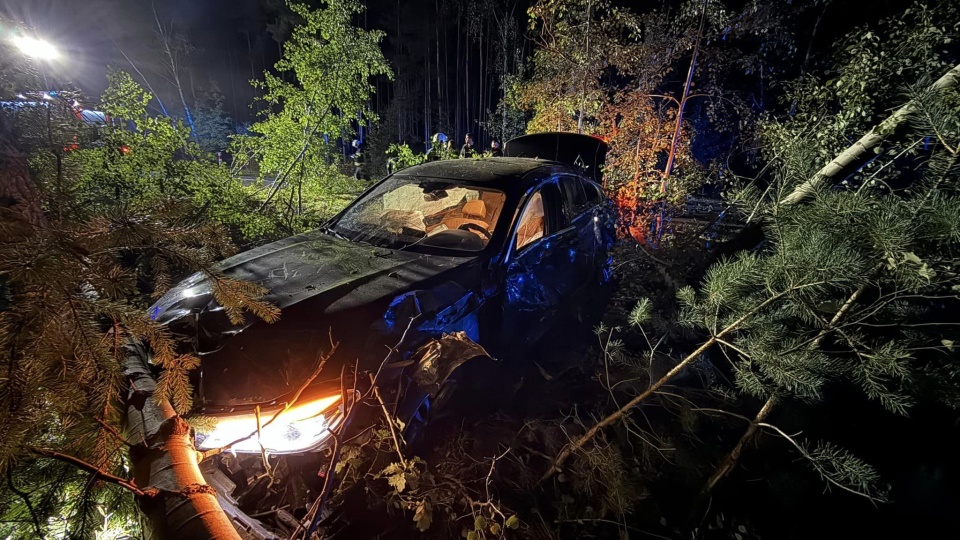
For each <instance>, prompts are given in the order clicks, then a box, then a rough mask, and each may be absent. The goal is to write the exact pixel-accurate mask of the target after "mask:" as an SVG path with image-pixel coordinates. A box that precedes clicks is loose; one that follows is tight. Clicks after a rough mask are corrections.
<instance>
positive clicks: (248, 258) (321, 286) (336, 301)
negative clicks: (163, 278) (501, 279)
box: [149, 231, 477, 406]
mask: <svg viewBox="0 0 960 540" xmlns="http://www.w3.org/2000/svg"><path fill="white" fill-rule="evenodd" d="M476 260H477V257H446V256H437V255H428V254H423V253H415V252H409V251H397V250H390V249H384V248H377V247H373V246H370V245H367V244H357V243H353V242H349V241H346V240H341V239H339V238H335V237H333V236H331V235H328V234H324V233H322V232H320V231H314V232H311V233H306V234H302V235H299V236H294V237H291V238H286V239H284V240H280V241H278V242H274V243H271V244H267V245H264V246H261V247H259V248H256V249H253V250H250V251H247V252H244V253H241V254H239V255H236V256H234V257H231V258H229V259H227V260H225V261H223V262H222V263H220V264H219V265H218V270H220V271H222V272H223V273H224V274H225V275H226V276H228V277H230V278H233V279H242V280H246V281H250V282H253V283H257V284H259V285H261V286H263V287H264V288H266V289H267V291H268V292H267V295H266V297H265V300H266V301H268V302H271V303H273V304H274V305H276V306H277V307H279V308H280V310H281V313H280V319H279V321H278V322H276V323H273V324H267V323H265V322H263V321H261V320H260V319H258V318H257V317H255V316H253V315H251V314H249V313H245V314H244V315H245V320H244V322H243V323H241V324H233V323H231V322H230V321H229V319H228V317H227V316H226V313H225V312H224V310H223V308H222V307H221V306H220V305H219V303H217V301H216V300H215V299H214V298H213V292H212V283H211V281H210V280H209V279H208V278H207V277H205V276H204V275H202V274H195V275H193V276H191V277H189V278H187V279H186V280H184V281H183V282H181V283H180V284H179V285H177V286H176V287H174V288H173V289H171V290H170V291H169V292H167V294H165V295H164V296H163V297H162V298H161V299H160V300H159V301H157V303H156V304H154V305H153V306H152V307H151V308H150V310H149V315H150V317H151V318H153V319H154V320H156V321H158V322H161V323H163V324H166V325H168V326H169V327H170V328H171V329H172V330H173V332H174V333H175V334H177V335H180V336H181V337H185V338H190V339H192V340H193V341H194V350H195V352H197V353H198V354H199V355H200V357H201V372H202V377H203V382H202V385H201V388H202V394H203V401H204V402H205V403H208V404H209V403H212V404H216V405H217V406H233V405H244V404H252V403H261V402H264V401H270V400H273V399H277V398H278V397H279V396H281V395H283V394H285V393H288V392H292V391H295V390H297V389H298V387H299V385H300V384H301V382H302V381H303V380H304V379H305V378H306V377H307V376H309V374H310V372H311V371H312V370H313V367H314V365H315V362H316V358H317V357H316V353H317V351H318V350H320V349H321V348H323V349H329V348H330V334H331V333H332V334H333V338H334V339H335V340H337V341H341V340H342V339H343V338H344V337H350V336H346V334H351V335H352V336H353V337H355V338H356V339H348V341H352V342H354V343H351V344H350V347H349V348H350V349H356V348H357V347H360V346H362V344H359V343H355V342H356V341H357V340H358V339H360V337H357V336H365V335H366V333H367V332H368V330H369V328H370V324H371V322H372V321H374V320H377V319H382V318H383V316H384V310H385V307H386V305H388V304H389V302H390V300H391V299H393V298H395V297H396V296H397V295H400V294H402V293H404V292H407V291H410V290H414V289H417V288H418V287H419V286H420V285H421V284H422V283H423V282H425V281H427V280H430V279H431V278H434V277H436V276H438V275H439V274H441V273H444V272H446V271H448V270H452V269H454V268H458V267H461V266H463V265H468V264H469V263H471V262H473V261H476ZM474 266H475V265H474ZM343 348H344V347H341V349H340V350H338V356H340V355H341V352H342V349H343ZM355 352H356V351H355V350H350V351H347V352H346V354H344V356H345V357H346V355H347V354H349V355H352V358H351V361H352V360H354V359H356V358H357V354H354V353H355ZM325 371H326V370H325ZM330 371H331V372H332V371H336V373H337V374H339V368H337V369H336V370H332V369H331V370H330ZM321 379H322V377H321Z"/></svg>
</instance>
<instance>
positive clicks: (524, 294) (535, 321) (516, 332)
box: [501, 177, 580, 345]
mask: <svg viewBox="0 0 960 540" xmlns="http://www.w3.org/2000/svg"><path fill="white" fill-rule="evenodd" d="M561 197H562V195H561V191H560V187H559V185H558V183H557V179H556V177H554V178H553V179H551V180H548V181H547V182H545V183H543V184H541V185H540V186H539V187H538V188H537V189H535V190H533V191H531V192H530V193H529V194H528V196H527V197H526V200H525V204H524V206H523V208H522V209H521V210H520V213H519V218H518V219H517V220H516V223H515V225H514V230H513V231H512V234H511V239H510V242H511V245H510V247H509V248H508V252H507V257H506V271H505V273H504V293H505V294H504V297H503V299H504V305H503V315H504V317H503V328H502V333H501V335H502V336H503V338H504V339H503V343H510V344H516V345H521V344H526V345H529V344H532V343H534V342H535V341H536V340H537V339H539V338H540V337H541V336H542V335H543V333H544V332H545V331H546V330H547V329H548V328H549V327H550V325H552V324H553V322H554V319H555V318H556V316H557V314H558V312H559V310H560V309H561V307H562V305H563V304H564V302H565V301H566V300H568V299H569V298H570V297H571V295H572V293H573V291H574V290H575V289H576V288H577V287H578V286H579V283H578V279H579V276H578V275H577V272H576V271H575V264H574V262H572V261H571V254H572V253H575V252H576V249H577V247H578V246H579V242H580V239H579V236H578V234H577V230H576V228H574V227H572V226H570V224H569V223H568V222H567V220H566V217H565V216H564V213H563V202H562V198H561Z"/></svg>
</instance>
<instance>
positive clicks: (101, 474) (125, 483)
mask: <svg viewBox="0 0 960 540" xmlns="http://www.w3.org/2000/svg"><path fill="white" fill-rule="evenodd" d="M29 450H30V452H33V453H34V454H37V455H40V456H44V457H49V458H53V459H56V460H59V461H63V462H64V463H69V464H71V465H73V466H75V467H77V468H78V469H80V470H83V471H86V472H88V473H90V474H92V475H93V477H94V478H96V479H97V480H102V481H104V482H108V483H111V484H115V485H118V486H120V487H122V488H124V489H127V490H129V491H130V492H132V493H133V494H134V495H136V496H138V497H153V496H154V495H156V494H157V493H158V491H157V490H155V489H147V490H146V491H144V490H141V489H140V488H139V487H137V485H136V484H135V483H134V482H133V480H127V479H124V478H120V477H119V476H114V475H112V474H110V473H108V472H106V471H104V470H103V469H101V468H99V467H97V466H95V465H91V464H90V463H87V462H86V461H84V460H82V459H80V458H76V457H74V456H68V455H66V454H61V453H60V452H55V451H53V450H45V449H43V448H36V447H30V448H29Z"/></svg>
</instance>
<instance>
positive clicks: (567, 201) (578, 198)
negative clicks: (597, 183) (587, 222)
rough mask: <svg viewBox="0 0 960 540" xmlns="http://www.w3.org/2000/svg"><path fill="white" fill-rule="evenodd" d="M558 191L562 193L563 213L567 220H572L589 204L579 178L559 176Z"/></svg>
mask: <svg viewBox="0 0 960 540" xmlns="http://www.w3.org/2000/svg"><path fill="white" fill-rule="evenodd" d="M560 191H561V193H562V195H563V213H564V215H566V216H567V220H568V221H572V220H573V218H575V217H577V216H579V215H580V214H581V213H583V211H584V210H586V209H587V208H588V207H589V206H590V204H589V202H588V201H587V195H586V193H584V191H583V186H582V185H581V183H580V179H579V178H576V177H573V176H561V177H560Z"/></svg>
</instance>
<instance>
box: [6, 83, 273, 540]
mask: <svg viewBox="0 0 960 540" xmlns="http://www.w3.org/2000/svg"><path fill="white" fill-rule="evenodd" d="M149 99H150V96H149V94H147V93H146V92H144V91H143V90H142V89H141V88H140V87H139V86H137V85H136V84H135V83H134V82H133V80H132V79H131V78H130V77H129V76H127V75H125V74H123V73H119V72H114V73H112V74H111V76H110V87H109V89H108V91H107V92H106V95H105V98H104V105H105V109H106V110H107V111H109V112H110V113H111V114H113V115H115V117H116V118H122V119H123V120H124V124H128V125H129V127H130V129H125V128H124V127H121V126H120V125H119V120H118V125H112V126H106V127H103V128H100V130H99V132H91V131H90V129H89V128H86V127H84V126H82V125H80V124H79V122H77V121H76V119H75V118H74V117H73V114H72V112H71V111H70V110H69V108H68V107H66V106H62V105H63V104H62V103H60V101H58V100H51V102H50V104H49V105H47V106H46V107H44V108H43V109H28V110H26V111H22V114H21V113H18V115H20V116H21V118H18V119H17V120H18V121H17V123H16V124H15V129H17V130H20V131H14V132H13V133H12V135H13V136H15V137H16V139H12V140H9V141H8V140H7V139H6V137H7V136H8V135H10V134H9V133H7V132H4V133H3V134H2V135H3V136H4V140H3V144H4V145H5V146H4V148H5V149H6V148H7V146H6V145H8V144H14V143H15V144H17V145H19V147H20V150H22V151H23V152H24V153H26V154H27V157H26V164H29V166H30V168H29V170H27V169H26V168H23V169H21V168H19V167H18V165H19V162H17V159H20V158H19V155H15V156H14V157H13V158H11V159H10V160H6V157H5V161H4V164H5V167H4V170H3V171H0V175H2V177H0V178H2V179H3V182H4V188H7V186H8V185H10V184H11V183H13V184H14V185H17V183H18V182H19V188H20V189H21V190H23V191H22V193H23V194H24V197H25V200H26V201H27V204H26V208H24V207H23V206H21V207H17V206H15V207H12V208H7V207H4V208H2V209H0V236H2V238H3V242H2V243H0V278H2V284H0V295H2V302H0V305H2V308H3V309H2V311H0V348H2V352H0V364H2V367H0V405H2V412H0V475H2V476H5V477H6V478H7V479H8V481H7V482H6V483H5V484H4V485H3V486H2V487H0V515H2V516H4V517H3V519H2V522H3V523H2V525H0V534H2V535H4V536H7V535H14V536H15V537H35V536H38V535H40V536H49V537H54V536H56V537H69V538H92V537H95V536H97V537H107V536H108V535H110V534H114V533H115V532H116V531H113V532H111V531H109V530H106V529H109V528H110V527H120V529H121V530H123V529H126V530H132V529H135V528H137V527H138V524H137V520H136V515H135V510H134V504H133V497H132V494H131V493H130V492H129V491H127V490H125V489H122V488H120V487H117V486H115V485H113V484H109V483H104V482H102V481H100V480H99V478H98V477H97V475H95V474H91V473H90V472H83V471H81V470H80V469H78V468H77V467H76V465H74V464H71V463H66V462H62V461H54V459H53V458H51V457H48V456H49V455H50V454H49V453H50V452H51V451H52V452H56V453H58V454H60V455H61V456H60V457H59V458H57V459H59V460H66V459H77V460H79V461H80V462H83V463H85V464H86V467H88V468H89V470H92V471H100V473H102V474H104V475H113V476H115V477H118V478H126V477H127V476H128V475H129V463H128V461H127V458H126V455H127V446H128V442H127V441H125V440H124V439H123V438H122V436H121V435H120V431H119V429H120V408H119V403H120V398H121V386H122V383H123V380H122V371H121V362H122V359H123V358H125V355H126V354H127V349H126V344H127V343H128V342H130V341H138V342H143V343H146V344H148V345H149V346H150V347H151V348H152V350H153V356H152V357H153V361H154V363H155V364H156V365H157V366H159V367H161V368H165V371H164V372H163V373H162V375H161V376H160V380H159V387H160V388H159V391H158V393H157V394H156V397H157V398H158V399H168V400H170V401H171V402H172V404H173V406H174V408H175V409H176V410H177V411H178V412H180V413H186V412H187V411H188V410H189V409H190V407H191V401H192V397H193V389H192V387H191V385H190V380H189V377H188V372H189V370H191V369H193V368H194V367H196V365H197V363H198V360H197V359H196V357H194V356H192V355H191V354H189V353H187V352H185V351H183V350H181V348H180V346H179V345H178V344H177V343H175V342H174V341H173V339H172V337H171V336H170V334H169V332H168V330H167V329H166V328H163V327H161V326H160V325H159V324H158V323H156V322H155V321H152V320H150V318H149V317H148V316H147V313H146V308H147V306H148V305H149V303H150V302H151V297H156V296H157V295H159V294H162V293H163V292H165V291H166V289H167V288H168V287H169V285H170V284H171V283H173V282H174V281H175V280H178V279H179V278H181V277H182V276H184V275H185V274H187V273H190V272H204V273H206V274H207V275H208V276H209V277H210V278H211V279H212V280H213V281H214V283H215V285H214V295H215V297H216V299H217V300H218V302H220V303H221V305H223V306H224V307H225V308H226V309H227V310H228V312H229V313H230V316H231V318H238V317H240V316H242V312H244V311H245V312H248V313H252V314H253V315H255V316H259V317H262V318H265V319H268V320H274V319H275V318H276V316H277V311H276V309H275V308H274V307H273V306H271V305H268V304H266V303H264V302H263V301H262V297H263V295H264V293H265V291H264V290H263V289H262V288H260V287H259V286H257V285H253V284H249V283H240V282H236V281H234V280H232V279H229V278H226V277H225V276H223V275H221V274H220V273H219V272H218V271H217V270H216V268H215V267H214V263H215V261H218V260H220V259H222V258H223V257H225V256H227V255H229V254H231V253H232V252H233V247H232V245H231V243H230V241H229V237H228V234H227V230H226V229H225V228H224V227H223V226H222V225H220V224H218V223H216V222H215V221H213V220H212V219H211V218H210V216H211V215H219V216H221V217H223V221H224V222H228V221H229V219H227V212H228V209H227V207H225V206H220V203H221V201H222V200H223V199H219V200H218V199H217V197H218V196H219V194H217V193H213V192H212V189H213V186H212V184H213V183H214V180H215V181H218V182H223V183H224V184H227V183H228V182H230V181H231V180H232V179H230V178H229V176H228V171H226V169H225V168H222V167H217V166H216V165H214V164H212V163H210V162H207V161H203V160H201V159H199V158H198V157H197V154H196V146H195V145H194V144H193V143H191V142H190V141H189V136H188V133H187V131H186V130H185V129H184V128H183V127H182V126H181V125H180V124H178V123H174V122H172V121H171V120H170V119H168V118H150V117H147V116H146V109H145V107H146V103H147V102H148V101H149ZM31 116H32V117H33V119H34V120H35V121H33V122H29V121H27V120H29V119H30V118H31ZM6 120H7V118H6V117H4V122H3V126H4V127H6V126H7V122H6ZM238 183H239V182H238V181H237V184H238ZM202 203H206V204H207V208H203V207H198V206H197V204H202ZM211 209H212V210H211ZM26 210H35V212H33V211H31V212H27V211H26ZM218 212H219V214H217V213H218ZM41 452H42V453H43V455H41ZM105 528H106V529H105Z"/></svg>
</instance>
